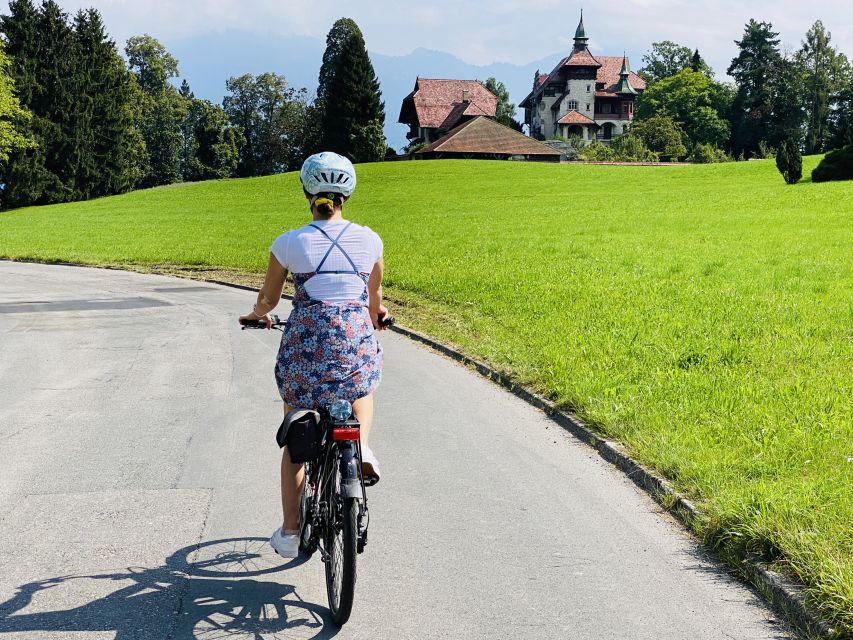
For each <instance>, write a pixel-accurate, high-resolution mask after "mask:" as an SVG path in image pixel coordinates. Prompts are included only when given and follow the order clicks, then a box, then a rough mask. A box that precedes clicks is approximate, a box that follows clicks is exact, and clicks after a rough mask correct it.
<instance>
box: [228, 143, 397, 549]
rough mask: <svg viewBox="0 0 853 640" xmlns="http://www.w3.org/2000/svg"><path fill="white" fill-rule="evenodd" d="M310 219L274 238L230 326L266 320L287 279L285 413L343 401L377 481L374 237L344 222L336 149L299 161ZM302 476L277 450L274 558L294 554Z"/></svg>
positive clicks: (341, 167)
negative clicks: (290, 292)
mask: <svg viewBox="0 0 853 640" xmlns="http://www.w3.org/2000/svg"><path fill="white" fill-rule="evenodd" d="M300 178H301V180H302V187H303V190H304V192H305V197H306V198H307V199H308V202H309V203H310V205H311V214H312V216H313V222H311V223H310V224H307V225H305V226H304V227H301V228H299V229H294V230H291V231H288V232H287V233H284V234H282V235H280V236H279V237H278V238H276V240H275V242H273V244H272V248H271V249H270V258H269V266H268V268H267V274H266V278H265V280H264V285H263V287H262V288H261V290H260V292H259V293H258V300H257V302H256V304H255V307H254V309H253V311H252V312H251V313H249V314H246V315H244V316H240V322H241V323H243V322H244V321H246V320H252V321H257V320H261V321H263V322H265V323H266V325H267V327H270V326H271V325H272V319H271V318H270V316H269V313H270V311H272V310H273V309H274V308H275V306H276V305H277V304H278V301H279V300H280V299H281V291H282V288H283V287H284V281H285V278H286V277H287V273H288V271H289V272H290V273H291V274H293V282H294V286H295V296H294V298H293V311H292V313H291V315H290V319H289V320H288V322H287V327H286V329H285V331H284V335H283V336H282V339H281V347H280V349H279V352H278V358H277V361H276V367H275V377H276V382H277V383H278V389H279V393H280V394H281V397H282V399H283V400H284V412H285V415H286V414H287V412H288V411H289V410H290V409H293V408H300V409H318V408H321V407H322V408H328V407H329V405H330V404H331V403H332V402H333V401H334V400H335V399H336V398H343V399H345V400H348V401H349V402H351V403H352V409H353V413H354V414H355V417H356V419H357V420H358V421H359V422H360V423H361V444H362V458H363V460H362V473H363V475H364V476H365V479H370V481H371V482H375V481H378V479H379V464H378V462H377V460H376V457H375V456H374V455H373V452H372V451H371V450H370V448H369V447H368V446H367V437H368V434H369V433H370V425H371V422H372V421H373V392H374V391H375V389H376V387H377V386H378V385H379V380H380V377H381V371H382V348H381V347H380V345H379V342H378V341H377V339H376V336H375V334H374V331H375V330H381V329H383V328H384V327H382V326H380V322H379V321H380V320H381V319H383V318H385V316H386V315H387V314H388V310H387V309H386V308H385V307H384V306H382V273H383V269H384V264H383V261H382V240H381V239H380V238H379V236H378V235H377V234H376V233H374V232H373V231H372V230H371V229H369V228H368V227H362V226H360V225H357V224H353V223H352V222H348V221H347V220H345V219H344V217H343V203H344V202H346V201H347V200H348V199H349V197H350V196H351V195H352V192H353V191H354V190H355V183H356V179H355V168H354V167H353V166H352V163H351V162H350V161H349V160H347V159H346V158H344V157H343V156H340V155H338V154H336V153H331V152H328V151H326V152H323V153H318V154H315V155H313V156H311V157H310V158H308V159H307V160H306V161H305V163H304V164H303V165H302V171H301V173H300ZM303 480H304V473H303V468H302V465H301V464H294V463H293V462H292V461H291V459H290V454H289V452H288V449H287V447H285V448H284V451H283V453H282V458H281V502H282V510H283V512H284V519H283V523H282V526H281V527H279V528H278V529H276V530H275V532H274V533H273V535H272V537H271V538H270V544H271V545H272V546H273V548H274V549H275V550H276V552H278V554H279V555H281V556H284V557H288V558H295V557H296V556H297V555H298V550H299V535H298V534H299V522H298V513H297V512H298V501H299V495H300V492H301V485H302V482H303Z"/></svg>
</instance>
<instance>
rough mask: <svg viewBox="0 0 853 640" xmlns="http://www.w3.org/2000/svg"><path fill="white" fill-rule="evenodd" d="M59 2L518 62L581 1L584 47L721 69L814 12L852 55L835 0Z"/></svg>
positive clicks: (189, 24) (558, 35)
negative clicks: (334, 34) (753, 41)
mask: <svg viewBox="0 0 853 640" xmlns="http://www.w3.org/2000/svg"><path fill="white" fill-rule="evenodd" d="M59 4H60V5H61V6H62V7H63V8H64V9H66V10H68V11H71V12H73V11H76V10H77V9H79V8H81V7H89V6H93V7H95V8H97V9H99V10H100V12H101V14H102V15H103V17H104V20H105V22H106V24H107V27H108V30H109V32H110V33H111V35H112V36H113V37H114V38H115V39H116V40H117V41H118V42H119V44H120V45H121V44H123V42H124V40H125V39H126V38H127V37H128V36H131V35H135V34H140V33H150V34H151V35H153V36H155V37H157V38H158V39H161V40H162V41H164V42H166V43H169V42H176V41H180V40H182V39H186V38H191V37H197V36H201V35H204V34H205V33H211V32H221V31H225V30H229V29H231V30H234V29H236V30H241V31H249V32H255V33H258V34H262V35H264V36H270V35H274V36H280V37H288V36H310V37H316V38H325V35H326V33H327V32H328V30H329V28H330V26H331V25H332V23H333V22H334V21H335V20H336V19H337V18H339V17H342V16H348V17H351V18H353V19H354V20H355V21H356V22H357V23H358V25H359V26H360V27H361V30H362V32H363V33H364V36H365V40H366V42H367V46H368V49H370V51H371V52H374V53H379V54H385V55H406V54H408V53H410V52H411V51H412V50H413V49H416V48H418V47H423V48H427V49H433V50H438V51H444V52H447V53H450V54H453V55H454V56H456V57H458V58H460V59H462V60H464V61H465V62H468V63H470V64H475V65H486V64H490V63H494V62H506V63H512V64H516V65H524V64H527V63H530V62H531V61H534V60H539V59H541V58H544V57H546V56H549V55H555V54H559V53H561V52H567V50H569V49H570V48H571V43H572V36H573V35H574V30H575V27H576V26H577V22H578V16H579V14H580V10H581V7H583V9H584V15H585V23H586V26H587V32H588V34H589V36H590V38H591V40H590V46H591V49H592V51H593V52H596V51H598V52H600V53H604V54H608V55H618V54H620V53H621V52H622V51H623V50H626V51H628V53H629V55H632V58H633V60H634V61H635V64H634V66H635V67H638V66H639V61H640V57H641V56H642V54H643V53H644V52H646V51H647V50H648V48H649V45H650V44H651V43H652V42H653V41H658V40H673V41H675V42H678V43H680V44H684V45H687V46H690V47H693V48H696V47H698V48H699V49H700V51H701V52H702V54H703V57H705V59H706V60H707V61H708V62H709V63H710V64H711V66H712V67H714V69H715V70H716V71H717V73H718V75H719V76H721V77H722V76H723V75H724V74H725V69H726V67H727V66H728V63H729V62H730V61H731V59H732V58H733V57H734V55H735V45H734V42H733V41H734V40H735V39H737V38H739V37H740V35H741V34H742V32H743V26H744V24H745V23H746V22H747V21H748V20H749V19H750V18H756V19H758V20H766V21H770V22H772V23H773V25H774V27H775V28H776V30H777V31H779V32H780V33H781V38H782V44H783V47H788V48H789V49H795V48H797V47H798V46H799V43H800V41H801V39H802V37H803V34H804V33H805V31H806V30H807V29H808V27H809V26H810V25H811V24H812V23H813V22H814V21H815V20H817V19H822V20H823V22H824V24H825V25H826V26H827V28H828V29H829V30H830V31H831V32H832V35H833V41H834V43H835V44H836V46H837V47H838V48H839V49H840V50H842V51H844V52H845V53H847V55H848V56H849V57H851V58H853V2H850V1H841V0H813V1H811V2H803V1H802V0H716V1H710V0H700V1H694V2H688V1H687V0H619V2H614V1H613V0H610V1H608V2H590V1H587V2H581V1H579V0H464V1H460V0H417V1H416V2H401V1H400V0H369V1H366V0H335V1H334V2H316V0H311V1H306V0H59ZM7 7H8V4H7V3H6V2H5V1H3V2H0V9H2V10H4V12H5V10H6V8H7Z"/></svg>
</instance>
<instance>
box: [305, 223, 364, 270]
mask: <svg viewBox="0 0 853 640" xmlns="http://www.w3.org/2000/svg"><path fill="white" fill-rule="evenodd" d="M351 225H352V222H350V223H348V224H347V226H345V227H344V228H343V229H341V232H340V233H339V234H338V237H337V238H334V239H332V237H331V236H330V235H329V234H328V233H326V232H325V231H324V230H323V229H321V228H320V227H318V226H317V225H315V224H309V225H308V226H309V227H314V228H315V229H316V230H317V231H319V232H320V233H322V234H323V235H324V236H326V238H327V239H328V240H329V242H331V243H332V244H331V245H329V250H328V251H326V255H324V256H323V259H322V260H320V264H318V265H317V268H316V269H314V273H354V274H356V275H358V274H359V270H358V267H356V266H355V262H353V261H352V258H350V257H349V254H347V252H346V251H344V248H343V247H342V246H341V245H339V244H338V240H340V239H341V237H342V236H343V235H344V234H345V233H346V231H347V229H349V228H350V226H351ZM335 247H337V248H338V251H340V252H341V253H342V254H343V256H344V258H346V259H347V261H348V262H349V263H350V264H351V265H352V271H320V267H322V266H323V264H324V263H325V262H326V258H328V257H329V254H331V253H332V249H334V248H335Z"/></svg>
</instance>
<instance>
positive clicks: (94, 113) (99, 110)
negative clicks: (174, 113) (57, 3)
mask: <svg viewBox="0 0 853 640" xmlns="http://www.w3.org/2000/svg"><path fill="white" fill-rule="evenodd" d="M74 34H75V38H76V46H77V48H78V50H79V53H78V55H77V60H78V64H77V68H76V79H75V85H76V87H77V89H76V90H77V95H78V99H77V101H76V113H75V118H76V127H75V138H76V139H78V140H80V141H82V142H83V144H80V145H79V146H78V147H77V148H76V149H75V154H76V157H74V158H71V159H70V162H71V163H72V164H73V165H74V166H75V171H76V175H75V189H76V192H77V195H78V196H79V197H81V198H90V197H97V196H104V195H108V194H113V193H122V192H124V191H128V190H130V189H132V188H134V187H135V186H136V184H137V183H138V181H139V180H140V178H141V177H142V176H141V171H140V165H141V163H142V159H143V157H144V153H145V147H144V141H143V139H142V136H141V134H140V133H139V131H137V130H136V128H135V126H134V120H133V111H132V109H131V104H130V103H131V100H132V98H133V95H134V86H133V85H134V80H133V76H132V75H131V73H130V72H129V71H128V70H127V68H126V67H125V63H124V60H123V59H122V57H121V55H120V54H119V52H118V49H117V48H116V45H115V42H113V41H112V40H110V38H109V36H108V35H107V33H106V31H105V28H104V23H103V21H102V19H101V16H100V14H99V13H98V12H97V11H96V10H95V9H88V10H87V11H80V12H79V13H78V14H77V15H76V17H75V19H74Z"/></svg>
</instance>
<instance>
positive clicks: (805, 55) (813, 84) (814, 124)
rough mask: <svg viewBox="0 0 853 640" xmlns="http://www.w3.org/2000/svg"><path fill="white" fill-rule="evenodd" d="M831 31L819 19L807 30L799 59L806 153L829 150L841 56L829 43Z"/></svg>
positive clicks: (798, 54)
mask: <svg viewBox="0 0 853 640" xmlns="http://www.w3.org/2000/svg"><path fill="white" fill-rule="evenodd" d="M831 40H832V34H830V33H829V32H828V31H827V30H826V28H825V27H824V26H823V22H821V21H820V20H818V21H817V22H815V23H814V24H813V25H812V26H811V28H810V29H809V30H808V32H807V33H806V39H805V40H804V41H803V43H802V47H801V48H800V50H799V51H797V55H796V61H797V65H798V67H799V71H800V73H801V74H802V81H803V87H802V89H803V98H804V102H805V109H806V118H807V122H806V153H809V154H812V153H820V152H821V151H824V150H825V149H826V143H827V138H828V131H827V124H828V121H829V113H830V94H831V93H832V87H833V85H834V84H835V80H836V76H837V75H838V66H839V65H838V63H839V60H838V56H837V53H836V51H835V49H834V48H833V47H832V46H830V41H831Z"/></svg>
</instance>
